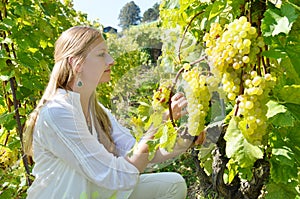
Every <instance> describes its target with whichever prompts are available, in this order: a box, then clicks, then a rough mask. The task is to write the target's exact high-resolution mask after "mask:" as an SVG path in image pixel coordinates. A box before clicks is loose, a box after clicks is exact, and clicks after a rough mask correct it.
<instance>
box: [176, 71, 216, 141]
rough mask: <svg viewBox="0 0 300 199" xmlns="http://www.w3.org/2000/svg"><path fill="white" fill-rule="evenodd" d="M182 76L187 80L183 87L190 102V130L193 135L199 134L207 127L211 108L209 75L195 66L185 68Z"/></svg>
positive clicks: (188, 109) (188, 106) (188, 122)
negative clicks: (207, 79) (203, 73)
mask: <svg viewBox="0 0 300 199" xmlns="http://www.w3.org/2000/svg"><path fill="white" fill-rule="evenodd" d="M185 69H189V66H188V65H187V66H185ZM182 77H183V79H184V80H185V83H184V84H183V89H184V92H185V94H186V98H187V102H188V105H187V111H188V113H189V117H188V121H187V125H188V132H189V134H191V135H192V136H195V135H199V134H200V133H201V131H203V129H204V127H205V126H204V125H205V119H206V116H207V113H208V110H209V101H210V92H209V89H208V87H207V82H206V78H207V76H205V75H202V74H201V71H200V69H199V68H197V67H194V68H192V69H190V70H185V71H184V72H183V74H182Z"/></svg>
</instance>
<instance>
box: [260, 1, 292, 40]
mask: <svg viewBox="0 0 300 199" xmlns="http://www.w3.org/2000/svg"><path fill="white" fill-rule="evenodd" d="M297 17H298V16H297V14H296V12H295V9H294V8H293V7H292V6H291V5H288V4H285V5H283V6H282V7H281V10H279V9H278V8H275V7H274V8H269V9H268V10H267V11H266V12H265V14H264V18H263V20H262V33H263V36H265V37H269V36H273V37H274V36H276V35H279V34H280V33H284V34H286V35H288V34H289V32H290V31H291V29H292V25H293V23H294V22H295V20H296V19H297Z"/></svg>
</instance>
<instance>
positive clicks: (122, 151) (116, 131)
mask: <svg viewBox="0 0 300 199" xmlns="http://www.w3.org/2000/svg"><path fill="white" fill-rule="evenodd" d="M103 108H104V107H103ZM104 110H105V111H106V113H107V115H108V117H109V119H110V121H111V124H112V130H113V131H112V138H113V140H114V143H115V145H116V148H117V150H118V153H119V155H120V156H125V155H127V153H128V152H129V151H130V150H131V149H132V147H133V146H134V144H135V141H136V140H135V138H134V137H133V136H132V134H131V133H130V130H129V129H128V128H126V127H124V126H122V125H121V124H120V123H119V122H118V121H117V119H116V118H115V117H114V116H113V115H112V114H111V113H110V112H109V110H108V109H106V108H104ZM124 140H126V142H125V141H124Z"/></svg>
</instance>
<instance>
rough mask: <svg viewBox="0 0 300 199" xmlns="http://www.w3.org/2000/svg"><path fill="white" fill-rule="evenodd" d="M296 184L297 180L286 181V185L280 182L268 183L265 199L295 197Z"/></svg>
mask: <svg viewBox="0 0 300 199" xmlns="http://www.w3.org/2000/svg"><path fill="white" fill-rule="evenodd" d="M296 186H297V182H295V181H293V182H291V183H288V184H287V185H286V184H281V183H280V184H276V183H269V184H267V186H266V187H267V192H268V194H267V195H266V199H274V198H276V199H286V198H295V196H296V195H297V190H296V189H295V187H296ZM279 190H280V191H279ZM298 194H299V193H298Z"/></svg>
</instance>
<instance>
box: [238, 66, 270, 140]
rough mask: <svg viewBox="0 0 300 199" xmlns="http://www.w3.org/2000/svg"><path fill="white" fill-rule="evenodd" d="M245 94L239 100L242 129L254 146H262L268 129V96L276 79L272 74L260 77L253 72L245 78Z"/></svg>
mask: <svg viewBox="0 0 300 199" xmlns="http://www.w3.org/2000/svg"><path fill="white" fill-rule="evenodd" d="M243 80H244V94H242V95H239V97H238V99H237V104H238V115H241V116H243V117H242V120H241V122H240V127H241V129H242V132H243V134H244V136H245V138H246V139H247V140H248V141H249V142H251V143H252V144H256V145H258V144H261V140H262V139H263V136H264V135H265V133H266V129H267V124H266V122H267V117H266V114H267V111H268V107H267V105H266V103H267V102H268V94H269V91H270V89H271V88H272V87H273V85H274V84H275V81H276V78H275V77H273V76H272V75H271V74H265V75H264V76H260V75H258V74H257V72H256V71H251V72H250V74H246V75H244V77H243Z"/></svg>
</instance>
